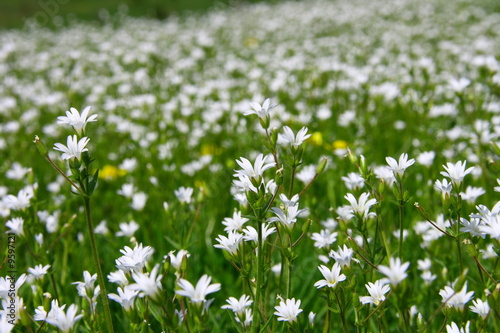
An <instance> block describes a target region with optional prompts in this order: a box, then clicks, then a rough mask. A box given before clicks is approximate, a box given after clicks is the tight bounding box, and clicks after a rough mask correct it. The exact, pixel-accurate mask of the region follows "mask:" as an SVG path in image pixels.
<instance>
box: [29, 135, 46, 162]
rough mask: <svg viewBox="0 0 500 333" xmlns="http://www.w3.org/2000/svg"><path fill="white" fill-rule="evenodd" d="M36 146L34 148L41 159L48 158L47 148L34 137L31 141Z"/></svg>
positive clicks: (36, 136)
mask: <svg viewBox="0 0 500 333" xmlns="http://www.w3.org/2000/svg"><path fill="white" fill-rule="evenodd" d="M33 142H34V143H35V145H36V148H37V149H38V152H39V153H40V154H41V155H42V156H43V157H49V151H48V150H47V147H46V146H45V144H44V143H43V142H42V140H40V138H39V137H38V135H35V140H34V141H33Z"/></svg>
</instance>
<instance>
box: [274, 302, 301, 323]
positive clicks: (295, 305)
mask: <svg viewBox="0 0 500 333" xmlns="http://www.w3.org/2000/svg"><path fill="white" fill-rule="evenodd" d="M300 303H301V301H300V299H299V300H297V301H295V298H292V299H287V300H286V301H283V300H281V301H280V305H278V306H275V307H274V309H275V310H276V312H274V314H275V315H276V316H277V317H278V321H288V322H294V321H296V319H297V316H298V315H299V313H301V312H302V309H300Z"/></svg>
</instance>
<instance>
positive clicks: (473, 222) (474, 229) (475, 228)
mask: <svg viewBox="0 0 500 333" xmlns="http://www.w3.org/2000/svg"><path fill="white" fill-rule="evenodd" d="M460 224H461V225H463V227H462V228H460V231H462V232H468V233H470V234H471V235H472V236H476V237H482V238H485V237H486V233H484V232H483V231H481V229H482V227H483V224H482V223H481V219H480V218H478V217H471V218H470V221H469V220H467V219H466V218H463V217H462V218H460Z"/></svg>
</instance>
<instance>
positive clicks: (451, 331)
mask: <svg viewBox="0 0 500 333" xmlns="http://www.w3.org/2000/svg"><path fill="white" fill-rule="evenodd" d="M469 326H470V322H467V323H466V324H465V328H460V327H458V325H457V324H456V323H455V322H452V323H451V325H446V333H469Z"/></svg>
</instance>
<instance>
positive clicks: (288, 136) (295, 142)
mask: <svg viewBox="0 0 500 333" xmlns="http://www.w3.org/2000/svg"><path fill="white" fill-rule="evenodd" d="M310 136H311V134H307V127H302V128H301V129H300V130H299V132H298V133H297V135H295V134H294V133H293V131H292V129H291V128H290V127H288V126H283V134H281V133H280V134H279V135H278V138H279V139H280V140H281V141H283V142H285V143H288V144H289V145H290V146H292V147H298V146H300V145H301V144H302V143H303V142H304V141H305V140H306V139H308V138H309V137H310Z"/></svg>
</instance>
